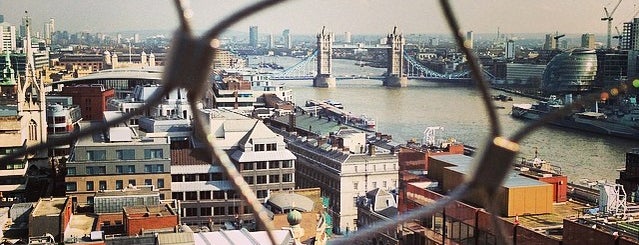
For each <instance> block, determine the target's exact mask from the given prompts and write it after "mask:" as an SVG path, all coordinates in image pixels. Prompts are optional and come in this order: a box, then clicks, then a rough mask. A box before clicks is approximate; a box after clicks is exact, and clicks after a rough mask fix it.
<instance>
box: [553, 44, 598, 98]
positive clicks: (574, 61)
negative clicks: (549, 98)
mask: <svg viewBox="0 0 639 245" xmlns="http://www.w3.org/2000/svg"><path fill="white" fill-rule="evenodd" d="M596 75H597V54H596V53H595V50H592V49H574V50H572V51H570V52H566V53H560V54H558V55H556V56H555V57H553V58H552V60H550V62H549V63H548V65H547V66H546V70H545V71H544V75H543V85H542V90H544V91H545V92H546V93H551V94H552V93H571V92H581V91H588V90H590V89H592V87H593V85H594V84H593V83H594V81H595V77H596Z"/></svg>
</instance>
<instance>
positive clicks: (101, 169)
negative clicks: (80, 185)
mask: <svg viewBox="0 0 639 245" xmlns="http://www.w3.org/2000/svg"><path fill="white" fill-rule="evenodd" d="M115 172H116V173H118V174H133V173H136V170H135V165H116V166H115ZM144 173H164V165H163V164H146V165H144ZM77 174H78V173H77V169H76V167H67V176H73V175H77ZM85 174H86V175H99V174H106V166H86V167H85Z"/></svg>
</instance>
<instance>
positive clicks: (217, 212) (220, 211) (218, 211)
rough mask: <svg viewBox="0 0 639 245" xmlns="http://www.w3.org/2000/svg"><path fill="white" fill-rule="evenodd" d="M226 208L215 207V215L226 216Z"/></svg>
mask: <svg viewBox="0 0 639 245" xmlns="http://www.w3.org/2000/svg"><path fill="white" fill-rule="evenodd" d="M225 209H226V208H225V207H213V215H226V212H224V211H225Z"/></svg>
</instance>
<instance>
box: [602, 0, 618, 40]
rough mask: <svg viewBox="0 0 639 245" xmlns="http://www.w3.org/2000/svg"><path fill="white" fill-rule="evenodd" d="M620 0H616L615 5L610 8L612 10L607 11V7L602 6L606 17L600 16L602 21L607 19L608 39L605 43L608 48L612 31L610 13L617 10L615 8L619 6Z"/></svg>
mask: <svg viewBox="0 0 639 245" xmlns="http://www.w3.org/2000/svg"><path fill="white" fill-rule="evenodd" d="M621 1H622V0H619V2H617V5H615V7H614V8H613V9H612V11H610V12H608V9H607V8H606V7H605V6H604V12H605V13H606V17H604V18H601V20H602V21H608V39H607V42H606V45H607V47H608V48H610V40H611V38H612V36H611V32H612V15H613V14H614V13H615V11H617V8H618V7H619V4H621Z"/></svg>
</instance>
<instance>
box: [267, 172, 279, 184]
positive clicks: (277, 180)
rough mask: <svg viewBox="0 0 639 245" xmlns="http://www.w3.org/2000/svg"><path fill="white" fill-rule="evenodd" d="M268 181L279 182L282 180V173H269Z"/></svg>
mask: <svg viewBox="0 0 639 245" xmlns="http://www.w3.org/2000/svg"><path fill="white" fill-rule="evenodd" d="M268 182H269V183H279V182H280V175H279V174H274V175H269V176H268Z"/></svg>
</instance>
